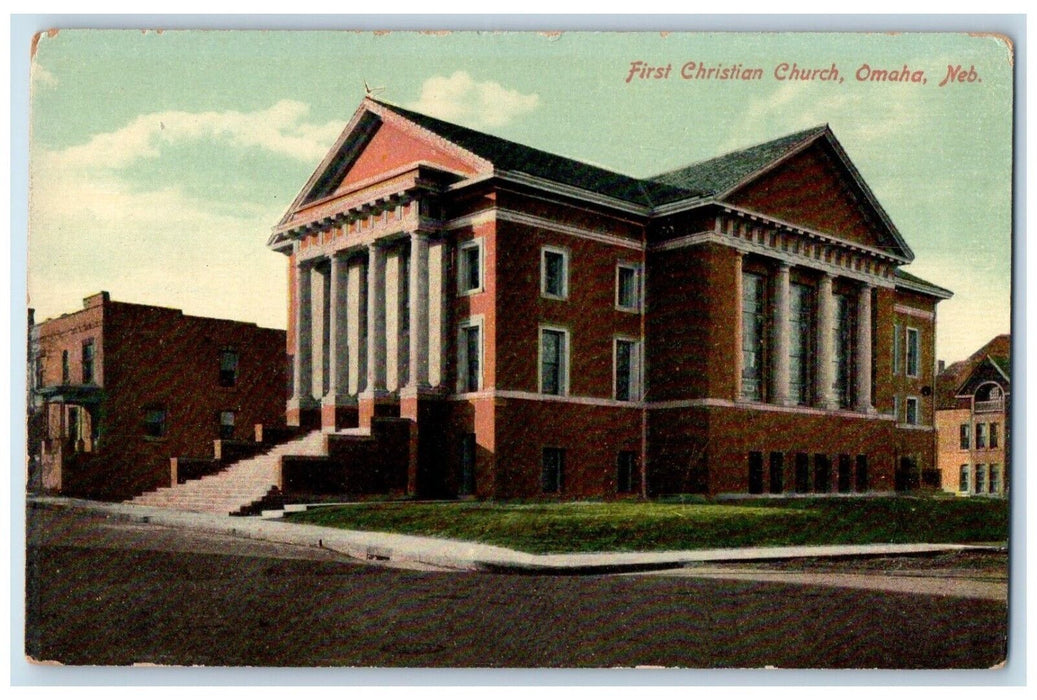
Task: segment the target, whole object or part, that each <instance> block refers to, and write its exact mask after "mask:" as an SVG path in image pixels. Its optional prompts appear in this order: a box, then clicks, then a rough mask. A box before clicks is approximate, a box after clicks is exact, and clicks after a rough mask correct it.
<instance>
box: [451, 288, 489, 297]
mask: <svg viewBox="0 0 1037 700" xmlns="http://www.w3.org/2000/svg"><path fill="white" fill-rule="evenodd" d="M485 291H486V288H485V287H478V288H476V289H462V290H459V291H458V292H457V296H459V297H470V296H472V295H473V294H482V293H483V292H485Z"/></svg>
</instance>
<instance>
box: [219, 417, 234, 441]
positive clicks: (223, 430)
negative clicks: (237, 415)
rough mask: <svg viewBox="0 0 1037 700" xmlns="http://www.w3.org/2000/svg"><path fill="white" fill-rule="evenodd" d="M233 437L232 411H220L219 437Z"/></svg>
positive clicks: (224, 438) (226, 438)
mask: <svg viewBox="0 0 1037 700" xmlns="http://www.w3.org/2000/svg"><path fill="white" fill-rule="evenodd" d="M233 437H234V411H220V439H221V440H230V439H231V438H233Z"/></svg>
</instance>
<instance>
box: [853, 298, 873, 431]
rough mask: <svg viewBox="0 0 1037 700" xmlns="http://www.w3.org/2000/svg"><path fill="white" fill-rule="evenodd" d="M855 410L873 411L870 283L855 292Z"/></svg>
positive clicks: (862, 411)
mask: <svg viewBox="0 0 1037 700" xmlns="http://www.w3.org/2000/svg"><path fill="white" fill-rule="evenodd" d="M857 410H858V411H860V412H861V413H874V411H875V409H874V407H872V405H871V285H870V284H864V285H861V288H860V291H859V292H858V293H857Z"/></svg>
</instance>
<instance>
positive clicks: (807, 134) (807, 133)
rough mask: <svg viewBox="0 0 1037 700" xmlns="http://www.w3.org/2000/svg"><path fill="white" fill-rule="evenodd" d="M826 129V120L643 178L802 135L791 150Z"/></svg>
mask: <svg viewBox="0 0 1037 700" xmlns="http://www.w3.org/2000/svg"><path fill="white" fill-rule="evenodd" d="M826 129H828V123H827V122H825V123H824V124H819V125H817V126H812V127H810V128H808V129H801V130H799V131H792V132H789V133H787V134H784V135H782V136H776V137H774V138H772V139H768V140H766V141H760V142H758V143H754V144H751V145H749V146H743V147H742V148H732V149H731V150H729V151H725V152H723V153H720V154H718V155H715V156H711V157H709V158H703V159H702V160H696V161H693V162H691V163H688V164H687V165H682V166H680V167H678V168H673V169H672V170H666V171H664V172H661V173H656V174H655V175H649V176H647V177H645V178H643V179H645V180H653V181H654V180H658V179H659V178H661V177H663V176H666V175H671V174H674V173H679V172H681V171H683V170H687V169H689V168H694V167H698V166H702V165H705V164H706V163H710V162H712V161H716V160H721V159H724V158H730V157H731V156H734V155H737V154H739V153H745V152H746V151H751V150H753V149H755V148H762V147H764V146H768V145H770V144H773V143H777V142H778V141H782V140H784V139H792V138H793V137H797V136H802V138H799V139H796V140H795V141H791V142H790V144H789V145H790V150H791V145H792V144H794V143H799V142H802V141H807V140H808V139H809V138H811V137H812V136H814V135H816V134H820V133H823V132H824V131H825V130H826Z"/></svg>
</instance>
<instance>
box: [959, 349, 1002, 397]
mask: <svg viewBox="0 0 1037 700" xmlns="http://www.w3.org/2000/svg"><path fill="white" fill-rule="evenodd" d="M1002 363H1004V365H1005V367H1002V366H1001V364H1002ZM1008 364H1009V363H1008V359H1007V358H1004V357H1001V358H998V359H997V360H995V359H994V358H993V357H991V356H990V355H987V356H986V357H984V358H983V360H982V361H981V362H980V363H979V364H977V365H976V366H975V367H973V368H972V371H971V372H969V373H968V374H967V375H965V378H964V379H963V380H962V382H961V383H960V384H959V385H958V387H957V388H956V389H955V392H954V393H955V395H956V396H957V395H961V394H972V393H974V392H975V391H976V389H978V388H979V387H980V386H981V385H982V384H985V383H987V382H990V381H996V380H997V379H998V378H999V377H1000V378H1001V379H1003V380H1004V381H1005V383H1006V384H1007V386H1004V387H1002V388H1003V389H1004V391H1005V393H1010V392H1011V390H1012V387H1011V383H1012V380H1011V378H1010V377H1009V374H1008V371H1007V366H1008Z"/></svg>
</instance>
